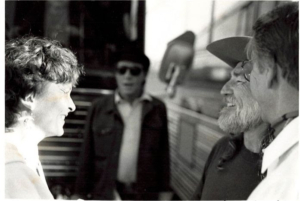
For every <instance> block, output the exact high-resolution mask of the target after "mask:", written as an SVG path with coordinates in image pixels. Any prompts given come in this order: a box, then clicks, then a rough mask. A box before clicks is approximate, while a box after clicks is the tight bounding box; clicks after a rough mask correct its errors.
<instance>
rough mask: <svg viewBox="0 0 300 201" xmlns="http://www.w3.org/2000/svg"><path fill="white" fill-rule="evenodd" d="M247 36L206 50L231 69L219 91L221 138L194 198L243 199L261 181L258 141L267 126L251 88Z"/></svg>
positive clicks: (211, 154) (208, 47)
mask: <svg viewBox="0 0 300 201" xmlns="http://www.w3.org/2000/svg"><path fill="white" fill-rule="evenodd" d="M249 40H250V37H230V38H225V39H221V40H218V41H215V42H213V43H211V44H210V45H208V46H207V50H208V51H209V52H210V53H212V54H213V55H215V56H217V57H218V58H219V59H221V60H223V61H224V62H225V63H227V64H228V65H229V66H231V67H232V68H233V69H232V71H231V78H230V80H229V81H228V82H227V83H226V84H225V85H224V86H223V88H222V90H221V94H222V96H223V97H224V102H225V104H226V105H225V106H224V108H223V109H222V110H221V112H220V116H219V119H218V123H219V126H220V128H221V129H222V130H224V131H225V132H227V133H229V134H230V136H226V137H223V138H222V139H220V140H219V141H218V142H217V143H216V145H215V146H214V147H213V149H212V151H211V153H210V155H209V157H208V159H207V161H206V164H205V168H204V171H203V175H202V179H201V181H200V184H199V185H198V187H197V189H196V192H195V195H194V197H193V199H197V200H245V199H247V198H248V196H249V195H250V193H251V192H252V191H253V189H254V188H255V187H256V186H257V185H258V184H259V182H260V181H261V175H260V174H259V172H260V171H259V170H260V155H259V153H260V141H261V139H262V138H263V137H264V136H265V135H266V133H267V127H268V125H267V124H265V123H263V122H262V119H261V113H260V111H261V109H260V107H259V105H258V103H257V101H255V99H254V98H253V96H252V94H251V91H250V83H249V68H250V69H251V62H249V61H248V59H247V55H246V52H245V48H246V45H247V43H248V42H249Z"/></svg>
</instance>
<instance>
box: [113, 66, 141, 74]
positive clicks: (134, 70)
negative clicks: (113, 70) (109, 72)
mask: <svg viewBox="0 0 300 201" xmlns="http://www.w3.org/2000/svg"><path fill="white" fill-rule="evenodd" d="M127 70H129V72H130V74H131V75H133V76H139V75H140V74H141V72H142V69H141V68H140V67H135V66H134V67H127V66H121V67H118V68H117V73H118V74H119V75H125V74H126V72H127Z"/></svg>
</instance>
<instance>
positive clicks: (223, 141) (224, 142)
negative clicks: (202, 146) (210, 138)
mask: <svg viewBox="0 0 300 201" xmlns="http://www.w3.org/2000/svg"><path fill="white" fill-rule="evenodd" d="M229 141H230V136H223V137H221V138H220V139H219V140H218V141H217V142H216V144H215V147H223V146H225V145H226V146H227V144H228V143H229Z"/></svg>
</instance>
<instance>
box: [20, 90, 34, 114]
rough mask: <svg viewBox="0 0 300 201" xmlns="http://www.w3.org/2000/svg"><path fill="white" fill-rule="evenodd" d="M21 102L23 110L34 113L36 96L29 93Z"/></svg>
mask: <svg viewBox="0 0 300 201" xmlns="http://www.w3.org/2000/svg"><path fill="white" fill-rule="evenodd" d="M20 102H21V107H22V108H24V109H25V110H29V111H32V110H33V109H34V105H35V96H34V94H33V93H29V94H27V95H26V96H25V98H21V100H20Z"/></svg>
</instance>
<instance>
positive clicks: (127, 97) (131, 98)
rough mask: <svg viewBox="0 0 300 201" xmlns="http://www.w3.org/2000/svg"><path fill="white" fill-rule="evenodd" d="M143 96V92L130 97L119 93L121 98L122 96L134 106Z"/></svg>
mask: <svg viewBox="0 0 300 201" xmlns="http://www.w3.org/2000/svg"><path fill="white" fill-rule="evenodd" d="M142 95H143V91H141V92H140V93H138V94H134V95H129V96H126V95H125V96H124V95H122V94H120V93H119V96H120V97H121V98H122V99H123V100H125V101H127V102H129V103H130V104H132V103H133V102H134V101H135V100H136V99H138V98H140V97H141V96H142Z"/></svg>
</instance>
